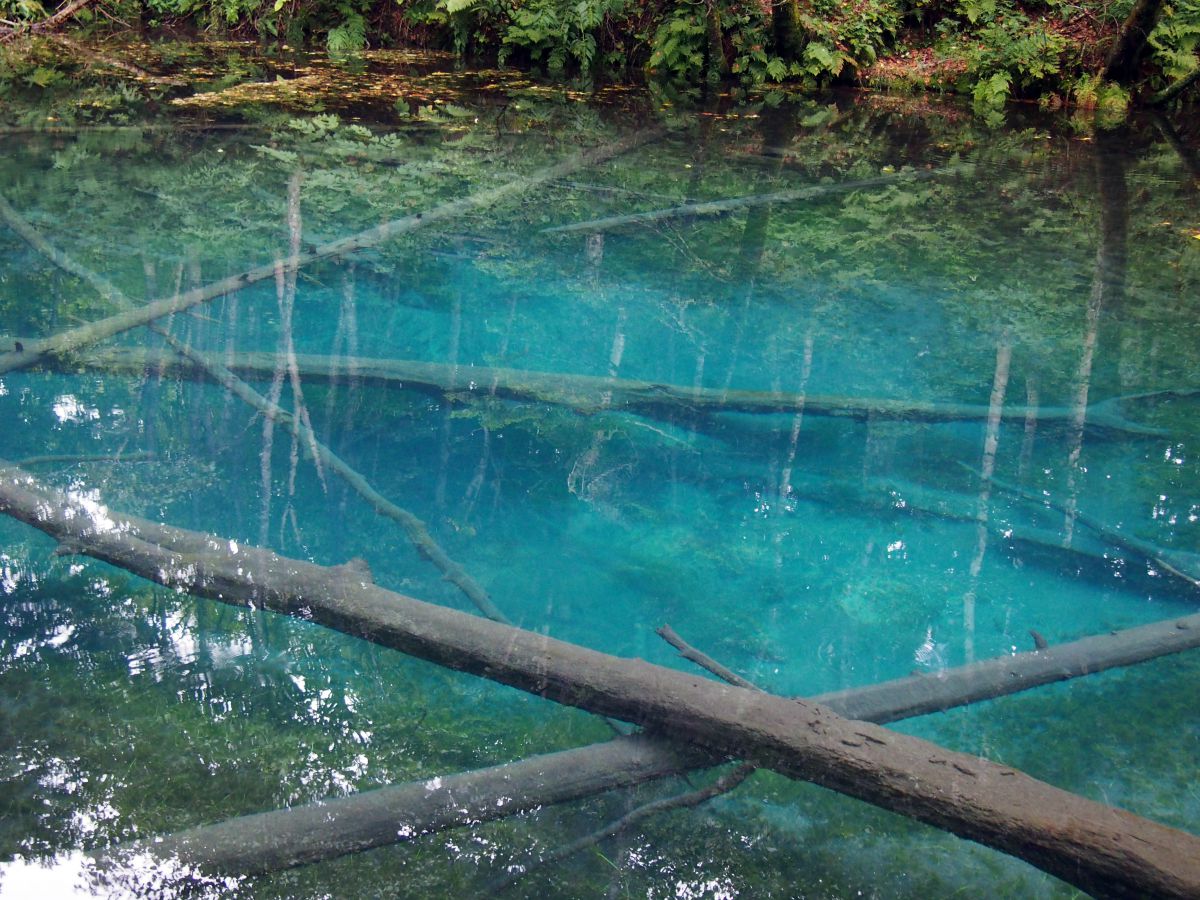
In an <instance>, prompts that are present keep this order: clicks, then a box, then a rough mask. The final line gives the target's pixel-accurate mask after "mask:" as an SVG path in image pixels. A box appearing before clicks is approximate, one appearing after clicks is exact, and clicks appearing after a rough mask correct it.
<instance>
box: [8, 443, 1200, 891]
mask: <svg viewBox="0 0 1200 900" xmlns="http://www.w3.org/2000/svg"><path fill="white" fill-rule="evenodd" d="M0 511H3V512H5V513H7V514H8V515H11V516H13V517H14V518H17V519H19V520H21V521H24V522H26V523H27V524H29V525H31V526H33V527H35V528H38V529H40V530H42V531H44V532H46V533H47V534H49V535H50V536H51V537H54V538H55V539H57V540H58V541H59V542H60V545H61V548H62V550H63V552H71V553H86V554H87V555H89V556H92V557H94V558H97V559H100V560H104V561H106V562H110V563H112V564H114V565H118V566H121V567H122V568H125V569H127V570H129V571H131V572H134V573H135V574H139V575H142V576H143V577H146V578H149V579H151V580H153V581H157V582H158V583H160V584H164V585H167V586H170V587H172V588H177V589H180V590H184V591H187V592H189V593H192V594H195V595H198V596H205V597H210V598H213V599H216V600H220V601H222V602H225V603H230V604H234V605H246V604H249V603H254V604H256V605H258V606H262V607H264V608H267V609H270V610H273V611H275V612H280V613H284V614H286V615H292V616H297V617H299V618H302V619H305V620H307V621H311V622H313V623H315V624H320V625H324V626H326V627H329V628H333V629H335V630H338V631H342V632H344V633H346V634H350V635H353V636H357V637H362V638H364V639H367V640H371V641H373V642H375V643H377V644H380V645H382V646H387V647H392V648H393V649H396V650H400V651H401V652H404V653H407V654H410V655H412V656H416V657H419V658H422V659H426V660H429V661H431V662H435V663H438V664H439V665H443V666H446V667H447V668H451V669H456V670H460V671H464V672H468V673H471V674H475V675H479V676H482V677H485V678H489V679H491V680H493V681H497V682H499V683H502V684H507V685H510V686H512V687H516V688H518V689H521V690H524V691H528V692H530V693H533V694H536V695H538V696H541V697H545V698H547V699H550V700H553V701H556V702H559V703H563V704H567V705H570V706H576V707H578V708H581V709H586V710H589V711H591V712H595V713H599V714H602V715H610V716H613V717H615V718H619V719H623V720H626V721H629V722H633V723H635V724H638V725H642V726H643V727H646V728H649V729H653V730H655V731H657V732H660V733H662V734H663V735H665V736H667V737H670V738H671V739H673V740H676V741H679V742H682V743H683V744H686V745H691V746H695V747H698V748H701V749H703V750H708V751H710V752H711V753H714V754H720V755H727V756H734V757H739V758H744V759H746V760H747V761H749V762H753V763H755V764H756V765H759V766H762V767H765V768H771V769H774V770H775V771H777V772H779V773H781V774H783V775H787V776H789V777H792V778H798V779H804V780H807V781H812V782H815V783H817V784H820V785H823V786H825V787H828V788H831V789H833V790H836V791H839V792H841V793H844V794H847V795H849V796H852V797H857V798H859V799H861V800H865V801H867V802H869V803H873V804H875V805H878V806H881V807H883V808H885V809H890V810H893V811H895V812H899V813H901V814H903V815H907V816H910V817H912V818H915V819H918V820H920V821H923V822H927V823H929V824H932V825H935V826H937V827H939V828H942V829H945V830H947V831H951V832H953V833H955V834H957V835H959V836H960V837H965V838H968V839H971V840H975V841H978V842H980V843H983V844H986V845H988V846H991V847H993V848H995V849H998V850H1002V851H1004V852H1006V853H1010V854H1012V855H1014V856H1017V857H1019V858H1021V859H1024V860H1026V861H1028V862H1030V863H1032V864H1034V865H1036V866H1038V867H1039V868H1041V869H1043V870H1045V871H1047V872H1049V873H1051V874H1053V875H1056V876H1057V877H1059V878H1062V879H1063V880H1065V881H1068V882H1070V883H1071V884H1074V885H1075V886H1077V887H1079V888H1081V889H1082V890H1085V891H1088V892H1090V893H1093V894H1096V895H1098V896H1104V897H1145V896H1162V897H1181V898H1182V897H1192V898H1194V897H1196V896H1197V895H1200V838H1197V837H1195V836H1193V835H1190V834H1187V833H1185V832H1181V831H1178V830H1175V829H1172V828H1168V827H1166V826H1163V825H1159V824H1156V823H1154V822H1151V821H1149V820H1146V819H1143V818H1141V817H1139V816H1135V815H1133V814H1132V813H1128V812H1125V811H1123V810H1118V809H1115V808H1112V807H1107V806H1104V805H1102V804H1099V803H1095V802H1093V801H1091V800H1087V799H1085V798H1082V797H1079V796H1077V795H1074V794H1071V793H1068V792H1066V791H1062V790H1059V789H1058V788H1054V787H1052V786H1051V785H1048V784H1045V783H1043V782H1040V781H1037V780H1036V779H1033V778H1030V777H1029V776H1027V775H1024V774H1022V773H1020V772H1018V771H1016V770H1014V769H1011V768H1008V767H1006V766H1003V765H999V764H996V763H992V762H989V761H987V760H984V759H980V758H978V757H973V756H968V755H966V754H960V753H955V752H952V751H949V750H946V749H944V748H942V747H939V746H937V745H935V744H931V743H929V742H927V741H922V740H919V739H917V738H913V737H909V736H907V735H902V734H899V733H896V732H892V731H889V730H887V729H884V728H881V727H879V726H877V725H873V724H869V723H866V722H859V721H852V720H848V719H845V718H842V717H841V716H838V715H837V714H836V713H834V712H833V711H832V710H831V709H829V708H828V707H825V706H822V705H819V704H816V703H812V702H809V701H803V700H789V699H786V698H782V697H776V696H772V695H769V694H763V693H761V692H757V691H752V690H747V689H745V688H739V687H733V686H730V685H723V684H719V683H717V682H713V681H711V680H708V679H705V678H701V677H697V676H693V675H689V674H685V673H683V672H678V671H674V670H671V669H666V668H663V667H661V666H655V665H651V664H649V663H646V662H644V661H642V660H637V659H621V658H618V657H614V656H610V655H608V654H604V653H598V652H596V651H593V650H588V649H586V648H584V647H579V646H577V645H573V644H569V643H566V642H563V641H559V640H556V639H554V638H551V637H549V636H547V635H541V634H535V633H532V632H528V631H524V630H522V629H518V628H513V627H511V626H508V625H503V624H500V623H497V622H493V621H491V620H488V619H482V618H479V617H477V616H471V615H467V614H465V613H461V612H457V611H454V610H450V609H445V608H442V607H438V606H433V605H431V604H428V603H423V602H421V601H419V600H415V599H413V598H410V597H406V596H404V595H402V594H397V593H394V592H391V591H387V590H384V589H382V588H380V587H377V586H376V585H373V584H371V583H369V582H367V581H365V580H363V579H362V577H361V576H360V574H359V573H358V572H356V571H355V570H353V569H351V570H341V571H338V570H329V569H325V568H323V567H321V566H317V565H314V564H312V563H307V562H303V561H300V560H292V559H287V558H285V557H281V556H278V555H276V554H274V553H272V552H270V551H267V550H263V549H260V548H255V547H238V546H236V545H233V544H231V543H230V542H229V541H227V540H222V539H218V538H214V537H213V536H211V535H205V534H201V533H198V532H193V531H187V530H184V529H178V528H172V527H169V526H165V525H157V524H155V523H152V522H149V521H145V520H141V519H136V518H134V517H127V516H122V515H119V514H117V513H115V512H113V511H110V510H107V509H106V508H104V507H102V506H100V505H98V504H96V503H95V502H94V501H91V500H89V499H87V498H83V497H80V496H78V495H75V496H72V495H70V494H69V493H63V492H58V491H52V490H48V489H45V488H42V487H41V486H39V485H38V484H37V483H36V481H35V480H34V479H33V478H32V477H31V476H29V475H28V474H27V473H25V472H23V471H22V470H20V469H18V468H16V467H13V466H11V465H7V464H4V465H0Z"/></svg>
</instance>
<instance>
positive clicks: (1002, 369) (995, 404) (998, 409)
mask: <svg viewBox="0 0 1200 900" xmlns="http://www.w3.org/2000/svg"><path fill="white" fill-rule="evenodd" d="M1011 362H1012V337H1011V335H1010V334H1008V333H1007V332H1005V334H1004V335H1003V336H1002V337H1001V338H1000V342H999V343H998V344H997V346H996V368H995V371H994V373H993V375H992V395H991V399H990V400H989V401H988V409H989V410H990V411H989V413H988V420H987V428H986V430H985V432H984V436H983V462H982V465H981V467H980V481H979V497H978V500H977V502H976V512H975V519H976V525H975V553H974V555H973V556H972V557H971V565H970V567H969V568H968V570H967V577H968V579H969V586H968V587H967V592H966V594H965V595H963V651H964V657H965V659H966V661H967V662H968V663H973V662H974V661H975V600H976V597H977V593H978V588H979V574H980V573H981V572H982V571H983V559H984V557H985V556H986V555H987V545H988V534H989V533H990V532H989V530H988V515H989V507H988V504H989V502H990V500H991V496H992V474H993V473H994V472H995V471H996V449H997V447H998V446H999V444H1000V422H1001V419H1002V417H1003V415H1002V414H1003V410H1004V395H1005V393H1006V391H1007V390H1008V372H1009V366H1010V364H1011Z"/></svg>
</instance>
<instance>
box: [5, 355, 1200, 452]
mask: <svg viewBox="0 0 1200 900" xmlns="http://www.w3.org/2000/svg"><path fill="white" fill-rule="evenodd" d="M25 343H26V345H28V344H29V341H26V342H25ZM2 358H3V357H0V359H2ZM204 358H205V359H208V358H209V356H207V355H206V356H205V357H204ZM223 359H224V362H225V363H226V364H227V365H228V367H229V369H230V370H231V371H233V372H234V373H236V374H237V375H239V376H241V377H243V378H248V379H254V380H259V379H269V378H270V377H271V375H272V373H273V372H274V371H275V365H276V359H275V355H274V354H272V353H237V354H233V355H232V356H231V357H229V358H224V357H223ZM42 364H43V365H44V366H46V367H47V368H63V367H66V368H70V366H72V365H74V366H77V367H79V366H82V367H87V368H97V369H104V370H106V371H109V372H116V373H129V374H141V373H142V372H144V371H146V370H148V369H153V370H155V371H164V372H168V373H171V374H174V375H177V376H180V377H188V378H196V377H203V376H204V372H203V369H202V367H199V366H196V365H194V364H193V365H188V364H185V363H181V362H179V361H177V360H174V359H173V358H170V357H164V356H163V354H161V353H159V352H157V351H153V350H141V349H136V348H124V347H121V348H112V349H104V350H92V351H88V352H86V353H78V354H75V355H74V356H72V357H70V358H69V359H67V360H60V361H58V362H55V361H53V360H48V361H45V362H43V363H42ZM296 364H297V366H298V368H299V371H300V374H301V376H302V378H303V379H304V381H305V382H309V381H312V382H321V381H326V382H328V381H340V380H344V379H348V378H354V379H357V380H358V383H360V384H369V385H379V386H386V387H392V388H404V389H408V390H414V391H420V392H423V393H427V394H430V395H433V396H437V397H440V398H445V399H448V400H450V401H451V402H455V401H457V402H464V401H465V400H466V399H468V398H471V397H480V398H482V397H493V396H494V397H499V398H501V399H505V400H515V401H522V402H535V403H547V404H553V405H556V406H563V407H566V408H569V409H572V410H575V411H576V412H580V413H583V414H585V415H588V414H593V413H597V412H601V411H604V410H612V409H624V410H629V411H631V412H635V413H639V414H641V415H646V416H649V417H651V418H667V419H670V420H672V421H673V420H675V419H679V418H682V417H685V416H690V415H694V414H695V413H746V414H751V415H754V414H758V415H773V414H779V413H784V414H794V413H796V412H798V411H800V410H803V412H804V413H805V414H806V415H815V416H828V417H834V418H845V419H852V420H855V421H866V420H867V419H876V420H879V419H889V420H903V421H911V422H921V423H929V424H937V423H942V422H975V421H979V422H985V421H987V416H988V407H987V406H986V405H981V404H969V403H935V402H923V401H909V400H891V399H884V398H876V397H844V396H835V395H829V394H790V393H785V392H778V391H748V390H725V389H721V388H705V387H694V388H693V387H685V386H683V385H674V384H667V383H664V382H652V381H639V380H636V379H629V378H609V377H604V376H598V375H576V374H572V373H570V372H535V371H530V370H523V369H509V368H500V367H495V366H464V365H458V366H450V365H446V364H444V363H434V362H418V361H415V360H404V359H371V358H365V357H336V358H334V357H328V356H314V355H309V354H303V353H301V354H297V356H296ZM1169 393H1170V395H1171V396H1187V395H1188V394H1189V393H1190V392H1189V391H1172V392H1169ZM1158 396H1159V395H1157V394H1154V395H1150V394H1147V395H1138V396H1136V397H1131V398H1123V397H1113V398H1110V399H1108V400H1103V401H1100V402H1098V403H1095V404H1093V405H1091V406H1089V407H1088V413H1087V422H1086V424H1087V426H1088V427H1091V428H1096V429H1102V430H1111V431H1118V432H1123V433H1128V434H1137V435H1149V436H1156V437H1160V436H1162V435H1163V433H1164V432H1162V431H1161V430H1159V429H1156V428H1148V427H1146V426H1143V425H1139V424H1137V423H1136V422H1132V421H1130V420H1128V419H1126V418H1125V417H1124V416H1123V414H1122V413H1121V407H1122V406H1123V405H1124V404H1125V403H1126V402H1135V401H1141V400H1149V399H1154V398H1157V397H1158ZM606 398H607V400H606ZM1072 414H1073V410H1071V409H1070V408H1067V407H1042V408H1038V409H1032V410H1031V409H1027V408H1026V407H1023V406H1010V407H1005V409H1004V410H1003V411H1002V413H1001V415H1002V418H1003V419H1005V420H1008V421H1020V422H1021V423H1022V424H1024V423H1025V421H1026V419H1027V418H1028V417H1029V416H1031V415H1032V416H1033V417H1034V418H1035V419H1036V420H1037V421H1039V422H1063V423H1069V422H1070V421H1071V416H1072Z"/></svg>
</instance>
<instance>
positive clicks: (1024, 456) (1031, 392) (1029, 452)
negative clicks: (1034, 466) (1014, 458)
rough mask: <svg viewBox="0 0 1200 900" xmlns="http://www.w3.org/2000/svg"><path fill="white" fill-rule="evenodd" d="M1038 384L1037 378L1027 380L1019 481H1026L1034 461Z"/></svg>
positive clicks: (1032, 376) (1032, 377) (1018, 469)
mask: <svg viewBox="0 0 1200 900" xmlns="http://www.w3.org/2000/svg"><path fill="white" fill-rule="evenodd" d="M1038 399H1039V398H1038V383H1037V377H1036V376H1034V375H1030V376H1029V377H1027V378H1026V379H1025V409H1026V410H1027V412H1026V413H1025V434H1024V436H1023V437H1022V439H1021V457H1020V461H1019V463H1018V467H1017V480H1018V481H1020V482H1024V481H1025V477H1026V475H1027V474H1028V472H1029V464H1030V462H1032V460H1033V442H1034V439H1035V438H1036V437H1037V423H1038Z"/></svg>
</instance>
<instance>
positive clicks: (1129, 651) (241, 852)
mask: <svg viewBox="0 0 1200 900" xmlns="http://www.w3.org/2000/svg"><path fill="white" fill-rule="evenodd" d="M1035 640H1036V639H1035ZM1042 640H1043V642H1044V640H1045V639H1044V638H1043V639H1042ZM1196 647H1200V614H1198V615H1194V616H1188V617H1185V618H1182V619H1172V620H1170V621H1165V622H1156V623H1154V624H1151V625H1145V626H1140V627H1138V628H1131V629H1128V630H1125V631H1120V632H1116V633H1114V634H1107V635H1100V636H1098V637H1089V638H1083V639H1082V640H1078V641H1072V642H1069V643H1063V644H1058V645H1049V646H1046V647H1042V646H1040V645H1039V650H1038V651H1036V652H1029V653H1018V654H1015V655H1013V656H1006V657H999V658H997V659H992V660H987V661H984V662H978V663H973V664H971V665H968V666H961V667H959V668H956V669H949V670H947V671H945V672H939V673H935V674H928V675H919V676H914V677H910V678H901V679H899V680H896V681H890V682H883V683H881V684H876V685H870V686H867V687H861V688H851V689H848V690H845V691H838V692H835V693H831V694H823V695H821V696H819V697H815V698H813V699H814V700H815V702H817V703H820V704H822V705H823V706H828V707H829V708H830V709H833V710H834V711H835V712H837V713H839V714H841V715H845V716H847V717H852V716H858V717H860V718H862V719H864V720H867V721H874V722H880V723H883V722H894V721H898V720H900V719H905V718H909V717H912V716H919V715H925V714H928V713H934V712H943V711H945V710H948V709H953V708H955V707H958V706H965V705H968V704H971V703H976V702H979V701H983V700H989V699H994V698H996V697H1001V696H1007V695H1010V694H1016V693H1020V692H1023V691H1027V690H1031V689H1033V688H1036V687H1039V686H1041V685H1045V684H1051V683H1054V682H1058V681H1064V680H1068V679H1071V678H1077V677H1083V676H1086V675H1092V674H1096V673H1098V672H1103V671H1106V670H1108V669H1110V668H1115V667H1119V666H1129V665H1136V664H1137V663H1141V662H1145V661H1147V660H1151V659H1156V658H1158V657H1160V656H1164V655H1169V654H1173V653H1180V652H1184V651H1186V650H1190V649H1195V648H1196ZM551 760H553V770H554V771H568V772H572V773H575V775H574V776H573V777H576V778H578V779H580V780H579V781H577V782H576V784H577V786H578V791H579V793H578V797H583V796H590V795H592V794H599V793H602V792H604V791H608V790H614V789H617V788H622V787H632V786H634V785H636V784H641V783H643V782H644V781H649V780H652V779H657V778H665V777H669V776H673V775H681V774H683V773H685V772H687V771H691V770H693V769H699V768H707V767H710V766H714V765H716V764H718V763H719V762H721V760H720V758H719V757H716V756H713V755H709V754H689V753H686V752H685V751H683V750H682V748H681V747H680V746H679V745H676V744H673V743H672V742H670V741H668V740H666V739H665V738H661V737H653V736H650V735H643V736H642V737H641V739H639V740H638V741H636V742H632V741H625V740H623V739H621V738H618V739H616V740H610V741H605V742H602V743H599V744H590V745H587V746H584V747H578V748H575V749H572V750H563V751H560V752H559V753H556V754H550V755H548V756H545V757H537V758H534V759H533V760H522V761H520V762H515V763H510V764H508V765H507V766H500V767H496V768H495V770H494V771H493V770H486V771H489V772H492V774H493V775H494V776H495V778H494V779H492V780H489V781H487V782H485V781H482V780H480V781H477V782H469V783H472V784H474V785H475V787H473V788H472V789H471V791H472V792H473V791H475V790H478V791H479V794H478V795H474V794H473V793H471V792H467V793H468V796H469V797H470V798H471V799H468V800H464V801H463V802H464V803H465V804H466V806H467V809H468V813H469V814H468V815H467V816H466V817H464V818H462V819H459V820H458V821H453V820H451V821H449V822H448V823H447V820H445V819H444V818H442V817H440V816H438V815H437V814H436V813H435V814H433V815H429V814H428V813H425V812H423V810H424V809H425V807H424V806H423V805H422V804H423V803H424V802H425V795H426V793H428V791H429V789H430V785H431V784H433V783H434V782H433V781H431V780H425V781H422V782H420V783H419V785H417V784H413V785H400V786H395V787H389V788H379V789H377V790H371V791H363V792H362V793H360V794H355V795H353V796H350V797H339V798H336V799H332V800H322V801H319V802H317V803H314V804H310V805H309V806H304V807H295V808H292V809H285V810H277V811H274V812H266V813H257V814H255V815H251V816H242V817H238V818H235V819H230V820H227V821H225V822H219V823H215V824H212V825H202V826H199V827H197V828H192V829H189V830H188V831H186V832H182V833H180V834H178V835H169V836H167V837H164V838H161V839H156V840H155V841H154V842H152V843H151V844H150V845H148V846H145V847H141V846H140V845H139V846H138V847H133V848H126V851H122V852H136V851H137V850H139V849H148V850H150V851H151V852H155V853H156V855H158V856H160V857H163V858H170V857H175V858H177V859H178V860H179V861H180V862H182V863H184V864H185V865H187V866H198V867H200V868H201V869H203V870H205V871H209V872H214V873H219V874H228V875H239V874H243V875H244V874H263V873H265V872H270V871H276V870H278V869H283V868H288V867H291V866H297V865H304V864H306V863H311V862H317V861H320V860H324V859H331V858H333V857H335V856H340V855H343V854H347V853H354V852H358V851H361V850H367V849H371V848H374V847H381V846H385V845H388V844H394V843H398V842H403V841H407V840H411V839H414V838H416V837H417V836H419V835H423V834H430V833H433V832H435V831H439V830H441V829H442V828H453V827H457V826H459V825H462V824H464V823H465V822H467V821H475V820H476V818H477V817H482V818H484V819H485V820H490V819H491V818H494V817H498V816H506V815H510V814H516V813H518V812H522V811H524V810H525V809H527V808H535V807H537V806H540V805H552V804H553V803H556V802H559V801H558V800H557V799H556V798H558V797H559V796H560V794H559V793H558V791H559V790H560V786H559V785H558V784H557V783H556V782H555V781H552V780H547V778H546V773H547V772H548V771H549V768H548V764H549V763H550V761H551ZM526 763H532V765H526ZM470 774H471V773H464V774H463V775H451V776H443V777H442V787H441V788H438V790H441V791H444V794H443V795H442V796H444V797H446V798H447V800H446V802H448V803H449V802H454V798H457V799H462V797H463V792H462V791H461V790H460V789H459V788H458V785H459V784H466V783H468V782H464V781H459V780H458V779H464V778H466V777H467V775H470ZM585 778H586V779H587V780H586V782H584V781H583V779H585ZM489 784H490V785H491V787H490V788H489V787H487V785H489ZM418 786H420V787H421V788H422V789H423V790H422V791H421V792H420V793H417V794H415V795H414V794H413V793H412V792H413V791H415V789H416V787H418ZM489 790H490V791H492V792H491V793H489V792H488V791H489ZM413 796H416V798H417V801H416V805H413V804H412V803H411V802H410V798H412V797H413ZM513 799H520V800H522V805H521V806H519V807H515V806H513V805H511V801H512V800H513ZM566 799H577V797H576V795H575V794H574V793H571V792H568V796H566ZM526 801H527V802H528V804H529V806H526V805H525V802H526ZM484 810H489V811H493V812H491V814H489V815H486V816H485V815H484V812H483V811H484ZM397 823H403V824H405V825H408V826H410V827H409V828H406V829H398V826H397Z"/></svg>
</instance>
